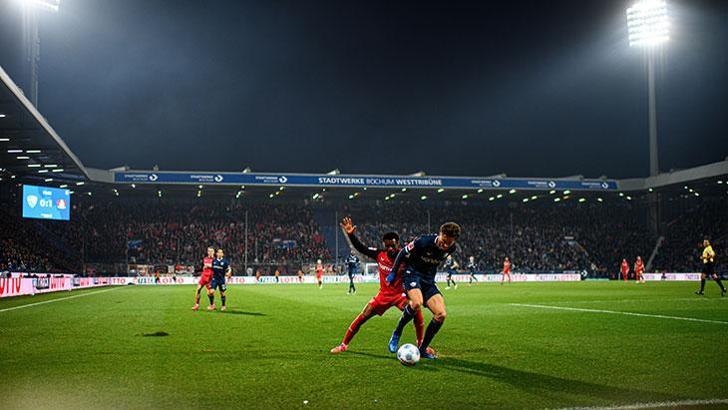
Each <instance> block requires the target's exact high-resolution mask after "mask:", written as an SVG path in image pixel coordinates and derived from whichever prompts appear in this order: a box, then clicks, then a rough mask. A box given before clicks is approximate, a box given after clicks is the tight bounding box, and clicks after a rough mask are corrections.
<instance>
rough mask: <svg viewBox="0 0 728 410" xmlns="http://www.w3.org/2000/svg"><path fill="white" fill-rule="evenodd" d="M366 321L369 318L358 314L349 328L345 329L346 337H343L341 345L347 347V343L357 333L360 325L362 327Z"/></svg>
mask: <svg viewBox="0 0 728 410" xmlns="http://www.w3.org/2000/svg"><path fill="white" fill-rule="evenodd" d="M367 320H369V317H367V316H364V315H362V314H359V316H357V317H356V319H354V321H353V322H351V324H350V325H349V328H348V329H346V335H344V340H342V341H341V343H343V344H345V345H348V344H349V342H351V339H353V338H354V335H356V332H358V331H359V328H360V327H361V325H363V324H364V322H366V321H367Z"/></svg>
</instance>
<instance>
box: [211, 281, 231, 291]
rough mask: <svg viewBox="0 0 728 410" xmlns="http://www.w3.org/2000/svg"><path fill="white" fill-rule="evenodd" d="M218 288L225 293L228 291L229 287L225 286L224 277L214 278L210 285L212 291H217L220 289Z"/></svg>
mask: <svg viewBox="0 0 728 410" xmlns="http://www.w3.org/2000/svg"><path fill="white" fill-rule="evenodd" d="M218 288H219V289H220V292H225V290H226V289H227V286H225V278H224V277H223V278H215V277H213V278H212V282H211V283H210V289H212V290H213V291H214V290H215V289H218Z"/></svg>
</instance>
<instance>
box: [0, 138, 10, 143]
mask: <svg viewBox="0 0 728 410" xmlns="http://www.w3.org/2000/svg"><path fill="white" fill-rule="evenodd" d="M0 142H10V138H5V137H3V138H0Z"/></svg>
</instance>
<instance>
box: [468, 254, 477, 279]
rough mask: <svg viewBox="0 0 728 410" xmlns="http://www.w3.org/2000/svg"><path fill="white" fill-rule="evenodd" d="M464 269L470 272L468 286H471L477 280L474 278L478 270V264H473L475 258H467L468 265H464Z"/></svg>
mask: <svg viewBox="0 0 728 410" xmlns="http://www.w3.org/2000/svg"><path fill="white" fill-rule="evenodd" d="M465 268H466V269H467V270H468V271H470V283H469V284H468V286H470V285H472V284H473V282H476V283H477V282H478V278H476V277H475V273H476V272H477V270H478V264H477V263H475V256H469V257H468V264H467V265H465Z"/></svg>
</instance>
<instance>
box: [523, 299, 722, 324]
mask: <svg viewBox="0 0 728 410" xmlns="http://www.w3.org/2000/svg"><path fill="white" fill-rule="evenodd" d="M511 306H521V307H530V308H537V309H554V310H571V311H574V312H589V313H609V314H613V315H625V316H640V317H653V318H658V319H673V320H685V321H688V322H702V323H717V324H721V325H728V322H723V321H720V320H710V319H696V318H694V317H682V316H667V315H650V314H647V313H633V312H619V311H616V310H602V309H585V308H575V307H566V306H549V305H529V304H526V303H511Z"/></svg>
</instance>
